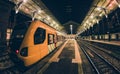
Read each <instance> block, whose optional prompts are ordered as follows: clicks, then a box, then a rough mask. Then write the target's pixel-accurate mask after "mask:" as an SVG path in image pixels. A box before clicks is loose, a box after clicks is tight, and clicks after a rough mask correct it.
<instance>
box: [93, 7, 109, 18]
mask: <svg viewBox="0 0 120 74" xmlns="http://www.w3.org/2000/svg"><path fill="white" fill-rule="evenodd" d="M94 7H97V10H99V11H100V10H103V11H104V13H105V17H106V18H108V15H107V9H106V8H104V7H99V6H94Z"/></svg>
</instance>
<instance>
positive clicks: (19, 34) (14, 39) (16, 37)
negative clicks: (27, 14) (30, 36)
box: [10, 22, 31, 51]
mask: <svg viewBox="0 0 120 74" xmlns="http://www.w3.org/2000/svg"><path fill="white" fill-rule="evenodd" d="M30 24H31V22H25V23H20V24H17V25H16V26H15V27H14V29H13V32H12V35H11V39H10V47H11V50H13V51H16V50H19V48H20V45H21V43H22V41H23V39H24V36H25V34H26V32H27V30H28V27H29V26H30Z"/></svg>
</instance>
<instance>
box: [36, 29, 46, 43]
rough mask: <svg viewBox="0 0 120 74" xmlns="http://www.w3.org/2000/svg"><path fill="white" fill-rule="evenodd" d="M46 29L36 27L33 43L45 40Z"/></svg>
mask: <svg viewBox="0 0 120 74" xmlns="http://www.w3.org/2000/svg"><path fill="white" fill-rule="evenodd" d="M45 34H46V30H45V29H43V28H37V30H36V32H35V34H34V44H40V43H43V42H44V40H45Z"/></svg>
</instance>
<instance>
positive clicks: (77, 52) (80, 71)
mask: <svg viewBox="0 0 120 74" xmlns="http://www.w3.org/2000/svg"><path fill="white" fill-rule="evenodd" d="M74 45H75V59H72V63H77V64H78V74H83V69H82V59H81V57H80V53H79V48H78V44H77V42H76V40H74Z"/></svg>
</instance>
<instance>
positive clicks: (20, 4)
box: [15, 0, 27, 14]
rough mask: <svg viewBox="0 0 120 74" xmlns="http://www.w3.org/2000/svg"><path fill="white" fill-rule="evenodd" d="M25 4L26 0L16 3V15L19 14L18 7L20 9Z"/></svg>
mask: <svg viewBox="0 0 120 74" xmlns="http://www.w3.org/2000/svg"><path fill="white" fill-rule="evenodd" d="M26 2H27V0H20V1H18V3H17V4H16V6H15V11H16V14H17V13H18V12H19V9H20V7H21V6H22V5H23V4H24V3H26Z"/></svg>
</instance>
